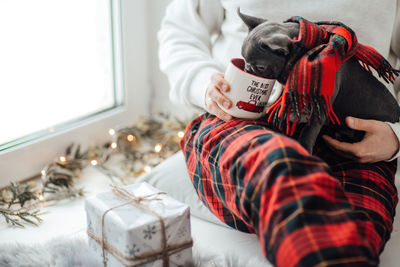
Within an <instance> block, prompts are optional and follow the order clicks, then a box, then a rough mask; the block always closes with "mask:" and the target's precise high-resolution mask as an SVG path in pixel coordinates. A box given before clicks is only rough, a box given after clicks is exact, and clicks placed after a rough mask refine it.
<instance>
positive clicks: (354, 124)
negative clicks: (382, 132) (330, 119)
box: [346, 117, 376, 132]
mask: <svg viewBox="0 0 400 267" xmlns="http://www.w3.org/2000/svg"><path fill="white" fill-rule="evenodd" d="M375 122H376V121H374V120H364V119H359V118H354V117H347V118H346V124H347V126H349V128H351V129H354V130H360V131H366V132H370V131H373V130H374V129H375V128H376V127H375V124H376V123H375Z"/></svg>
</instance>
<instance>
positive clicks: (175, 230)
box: [85, 183, 192, 267]
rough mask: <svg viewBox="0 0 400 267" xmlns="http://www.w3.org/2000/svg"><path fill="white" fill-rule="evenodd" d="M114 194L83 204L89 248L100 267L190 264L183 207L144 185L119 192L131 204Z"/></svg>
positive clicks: (110, 193) (187, 211) (189, 240)
mask: <svg viewBox="0 0 400 267" xmlns="http://www.w3.org/2000/svg"><path fill="white" fill-rule="evenodd" d="M117 189H118V188H117ZM124 189H125V190H124ZM114 190H115V189H114ZM114 190H110V191H108V192H104V193H100V194H97V195H96V196H93V197H89V198H87V199H86V201H85V209H86V216H87V231H88V235H89V246H90V247H91V248H92V250H94V251H95V253H96V254H98V255H99V257H101V259H102V260H103V261H104V262H105V265H107V266H152V267H153V266H154V267H156V266H191V265H192V250H191V246H192V239H191V234H190V220H189V219H190V216H189V207H188V206H187V205H185V204H183V203H181V202H178V201H177V200H175V199H173V198H171V197H169V196H168V195H166V194H165V193H160V191H159V190H158V189H156V188H154V187H152V186H151V185H149V184H147V183H137V184H132V185H129V186H125V187H123V188H122V191H124V192H129V194H130V195H131V196H134V197H133V198H134V199H135V200H129V199H130V198H125V199H124V198H123V197H121V196H117V193H115V192H114ZM119 191H121V189H120V188H119ZM141 197H142V198H143V199H142V200H140V201H138V200H139V198H141ZM163 229H164V231H163ZM163 237H165V239H163ZM102 240H103V241H102ZM163 240H164V241H166V242H163ZM103 247H104V249H103ZM167 255H168V256H167Z"/></svg>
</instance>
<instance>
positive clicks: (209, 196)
mask: <svg viewBox="0 0 400 267" xmlns="http://www.w3.org/2000/svg"><path fill="white" fill-rule="evenodd" d="M181 146H182V149H183V152H184V154H185V158H186V162H187V167H188V171H189V175H190V177H191V179H192V182H193V185H194V187H195V188H196V190H197V193H198V195H199V197H200V199H201V200H202V201H203V202H204V203H205V204H206V205H207V206H208V208H209V209H210V210H211V211H212V212H213V213H214V214H215V215H216V216H217V217H218V218H219V219H220V220H221V221H223V222H225V223H226V224H227V225H229V226H231V227H233V228H236V229H238V230H240V231H245V232H250V233H255V234H257V236H258V238H259V240H260V244H261V248H262V250H263V252H264V254H265V255H266V257H267V258H268V259H269V261H270V262H271V263H273V264H274V265H276V266H284V267H289V266H307V267H308V266H376V265H378V263H379V254H380V252H381V251H382V250H383V248H384V245H385V243H386V241H387V240H388V239H389V237H390V233H391V231H392V223H393V218H394V214H395V207H396V204H397V201H398V198H397V191H396V188H395V185H394V174H395V171H396V161H393V162H379V163H374V164H361V163H357V162H354V161H349V160H348V159H345V158H342V157H340V156H338V155H336V154H334V153H333V152H332V151H329V150H328V148H326V147H324V144H323V142H320V143H319V144H318V147H319V149H317V150H318V151H317V152H316V153H315V154H316V155H317V156H312V155H310V154H309V153H308V152H307V151H306V150H305V149H304V148H303V147H302V146H301V145H300V144H299V143H298V142H296V141H295V140H293V139H291V138H289V137H286V136H284V135H282V134H279V133H276V132H274V131H272V130H270V129H269V128H268V127H267V126H266V124H265V123H264V122H262V121H249V120H241V119H235V120H231V121H229V122H223V121H221V120H219V119H218V118H216V117H215V116H213V115H210V114H204V115H202V116H200V117H198V118H197V119H195V120H194V121H193V122H192V123H191V124H190V125H188V127H187V128H186V132H185V137H184V138H183V139H182V143H181ZM321 159H322V160H321Z"/></svg>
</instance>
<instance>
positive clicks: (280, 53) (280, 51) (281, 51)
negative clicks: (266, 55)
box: [274, 48, 288, 57]
mask: <svg viewBox="0 0 400 267" xmlns="http://www.w3.org/2000/svg"><path fill="white" fill-rule="evenodd" d="M274 53H275V54H276V55H278V56H284V57H285V56H287V54H288V51H286V50H285V49H283V48H279V49H275V50H274Z"/></svg>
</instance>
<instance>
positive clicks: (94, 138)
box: [0, 0, 151, 188]
mask: <svg viewBox="0 0 400 267" xmlns="http://www.w3.org/2000/svg"><path fill="white" fill-rule="evenodd" d="M110 1H111V4H112V15H113V18H114V20H113V35H114V38H113V40H114V41H113V42H114V43H113V47H114V53H115V55H114V58H115V61H114V68H115V71H116V73H115V77H116V78H115V84H116V86H118V87H122V88H123V92H124V101H123V103H122V105H120V106H118V107H116V108H113V109H111V110H109V111H105V112H102V113H100V114H97V115H94V116H91V117H90V118H86V119H83V120H80V121H78V122H75V123H72V125H69V127H68V128H66V129H56V130H55V132H54V133H51V134H49V135H46V136H44V137H41V138H38V139H35V140H31V141H29V140H28V141H26V142H25V143H23V144H22V145H19V146H16V147H13V148H10V149H7V150H4V151H1V152H0V188H1V187H3V186H6V185H8V184H9V183H10V182H12V181H16V180H24V179H27V178H30V177H33V176H36V175H39V174H40V171H41V170H42V169H43V168H44V167H45V166H46V165H47V164H49V163H50V162H51V161H52V160H54V159H56V158H57V157H59V156H61V155H63V153H65V149H66V147H67V146H68V145H70V144H71V143H75V144H81V145H83V147H86V146H88V145H91V144H103V143H104V142H106V141H108V140H110V136H109V133H108V129H110V128H116V127H118V126H121V125H127V124H129V123H132V121H133V120H134V119H135V117H136V116H138V115H140V114H148V113H149V106H150V105H149V99H150V95H151V94H150V87H149V83H148V51H147V47H148V44H147V43H146V41H147V40H148V38H147V31H146V25H147V24H146V22H147V18H146V16H147V13H146V11H147V8H146V7H147V4H146V2H147V1H143V0H110ZM121 97H123V96H121V95H119V96H117V98H119V99H121ZM117 102H118V101H117ZM28 112H29V111H28Z"/></svg>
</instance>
